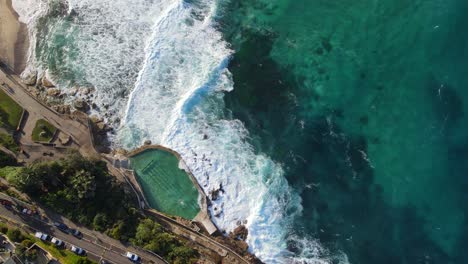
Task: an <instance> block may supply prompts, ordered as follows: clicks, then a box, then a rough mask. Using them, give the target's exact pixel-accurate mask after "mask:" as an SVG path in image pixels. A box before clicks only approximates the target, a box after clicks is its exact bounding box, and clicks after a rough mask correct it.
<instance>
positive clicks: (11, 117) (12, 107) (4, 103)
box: [0, 90, 23, 130]
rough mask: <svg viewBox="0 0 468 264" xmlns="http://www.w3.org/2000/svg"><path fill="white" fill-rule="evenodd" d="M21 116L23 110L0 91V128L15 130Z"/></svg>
mask: <svg viewBox="0 0 468 264" xmlns="http://www.w3.org/2000/svg"><path fill="white" fill-rule="evenodd" d="M22 114H23V108H22V107H21V106H20V105H19V104H17V103H16V102H15V101H13V99H11V98H10V97H9V96H8V95H7V94H6V93H5V92H3V91H2V90H0V126H2V127H4V128H6V129H13V130H14V129H16V127H18V124H19V122H20V119H21V115H22Z"/></svg>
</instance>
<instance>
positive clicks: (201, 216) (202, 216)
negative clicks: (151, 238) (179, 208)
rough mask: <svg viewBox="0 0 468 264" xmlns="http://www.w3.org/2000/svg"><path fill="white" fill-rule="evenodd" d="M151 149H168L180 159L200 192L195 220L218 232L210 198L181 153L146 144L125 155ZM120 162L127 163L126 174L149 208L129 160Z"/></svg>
mask: <svg viewBox="0 0 468 264" xmlns="http://www.w3.org/2000/svg"><path fill="white" fill-rule="evenodd" d="M151 149H155V150H164V151H167V152H169V153H171V154H172V155H174V156H175V157H176V158H177V159H178V160H179V168H180V169H182V170H184V171H185V172H186V173H187V175H188V176H189V178H190V180H191V181H192V183H193V185H194V186H195V187H196V188H197V190H198V193H199V195H200V212H199V213H198V214H197V215H196V216H195V218H194V219H193V220H194V221H196V222H198V223H200V224H202V225H203V227H204V228H205V229H206V231H207V232H208V233H209V234H210V235H212V234H214V233H216V232H217V231H218V228H217V227H216V226H215V225H214V224H213V222H212V221H211V217H210V214H209V213H208V198H207V196H206V194H205V191H203V189H202V188H201V186H200V184H198V181H197V179H196V178H195V177H194V176H193V174H192V172H191V171H190V169H189V168H188V167H187V165H186V164H185V162H184V160H183V159H182V157H181V156H180V155H179V153H177V152H175V151H174V150H172V149H169V148H166V147H163V146H161V145H144V146H141V147H139V148H137V149H134V150H133V151H131V152H129V153H127V154H126V155H125V156H126V158H127V159H128V158H130V157H133V156H135V155H138V154H140V153H143V152H145V151H147V150H151ZM119 163H120V164H125V165H126V166H127V168H125V169H126V173H125V174H126V175H125V176H127V177H128V178H129V181H130V182H131V185H134V188H135V189H136V190H137V191H138V192H139V193H140V195H139V196H141V198H140V200H141V201H140V203H142V202H143V203H144V204H145V205H146V207H148V208H149V207H150V206H149V203H148V201H147V200H146V198H145V196H144V195H143V190H142V188H141V186H140V184H139V183H138V181H137V179H136V176H135V174H134V172H133V170H130V169H129V168H128V166H129V162H128V161H122V160H120V161H119ZM122 167H123V166H122Z"/></svg>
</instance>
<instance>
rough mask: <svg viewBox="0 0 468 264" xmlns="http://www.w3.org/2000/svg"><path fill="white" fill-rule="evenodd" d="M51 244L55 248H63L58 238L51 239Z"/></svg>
mask: <svg viewBox="0 0 468 264" xmlns="http://www.w3.org/2000/svg"><path fill="white" fill-rule="evenodd" d="M51 242H52V243H53V244H54V245H56V246H57V247H61V246H63V241H62V240H60V239H58V238H56V237H53V238H52V240H51Z"/></svg>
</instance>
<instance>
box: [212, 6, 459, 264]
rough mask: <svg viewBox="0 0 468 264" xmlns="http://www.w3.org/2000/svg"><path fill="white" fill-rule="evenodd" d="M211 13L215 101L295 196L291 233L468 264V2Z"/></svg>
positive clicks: (368, 258)
mask: <svg viewBox="0 0 468 264" xmlns="http://www.w3.org/2000/svg"><path fill="white" fill-rule="evenodd" d="M222 14H223V16H222V17H221V18H220V25H221V27H222V29H223V31H224V34H225V38H226V39H227V40H228V41H229V42H230V43H231V44H232V45H233V48H234V49H235V51H236V53H235V55H234V57H233V60H232V61H231V64H230V71H231V72H232V73H233V78H234V82H235V87H234V91H233V92H231V93H229V94H227V95H226V97H225V102H226V105H227V108H228V110H229V111H232V113H233V115H234V117H235V118H239V119H240V120H242V121H243V122H244V123H245V124H246V126H247V128H248V130H249V132H250V135H251V143H252V144H253V145H254V146H255V148H256V151H257V152H259V153H260V152H261V153H265V154H268V155H269V156H270V157H272V158H273V159H274V160H275V161H276V162H279V163H281V164H282V165H283V167H284V168H285V170H286V177H287V180H288V182H289V184H290V185H291V186H293V187H294V190H295V191H297V192H299V193H300V194H301V198H302V205H303V207H304V211H303V214H302V216H301V217H299V218H297V219H296V220H295V222H294V223H293V224H292V225H291V226H289V227H287V228H288V229H289V233H290V237H291V238H292V237H297V236H299V237H305V238H308V239H318V240H319V241H320V243H321V245H322V246H323V247H325V248H327V249H328V250H329V254H328V257H330V258H333V256H334V255H338V252H344V253H345V254H346V255H347V256H348V258H349V261H350V262H351V263H361V264H376V263H382V264H385V263H410V264H414V263H468V253H466V252H467V251H466V247H467V246H468V245H467V244H468V242H466V241H467V238H468V229H467V225H466V224H467V221H468V219H467V218H466V214H467V212H468V206H467V203H466V199H467V198H468V197H467V194H468V192H467V190H468V165H467V164H468V162H467V161H468V122H467V121H468V120H467V116H466V112H467V103H466V102H467V101H468V87H467V79H468V53H467V51H468V30H467V29H466V25H468V16H467V14H468V2H467V1H463V0H445V1H439V0H430V1H422V0H413V1H409V0H396V1H395V0H393V1H390V0H385V1H371V0H354V1H349V0H339V1H322V0H294V1H291V0H274V1H266V0H265V1H262V0H246V1H233V2H231V3H230V4H227V5H226V6H225V7H224V9H223V12H222ZM288 247H289V249H290V250H291V251H293V252H297V254H299V253H300V252H301V251H302V249H301V248H300V245H298V244H297V243H295V242H294V240H293V239H291V241H290V242H289V244H288ZM336 261H337V260H336Z"/></svg>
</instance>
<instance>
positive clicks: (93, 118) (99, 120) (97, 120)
mask: <svg viewBox="0 0 468 264" xmlns="http://www.w3.org/2000/svg"><path fill="white" fill-rule="evenodd" d="M89 118H90V119H91V121H92V122H93V123H95V124H97V123H102V122H104V119H103V118H102V117H100V116H97V115H92V116H90V117H89Z"/></svg>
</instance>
